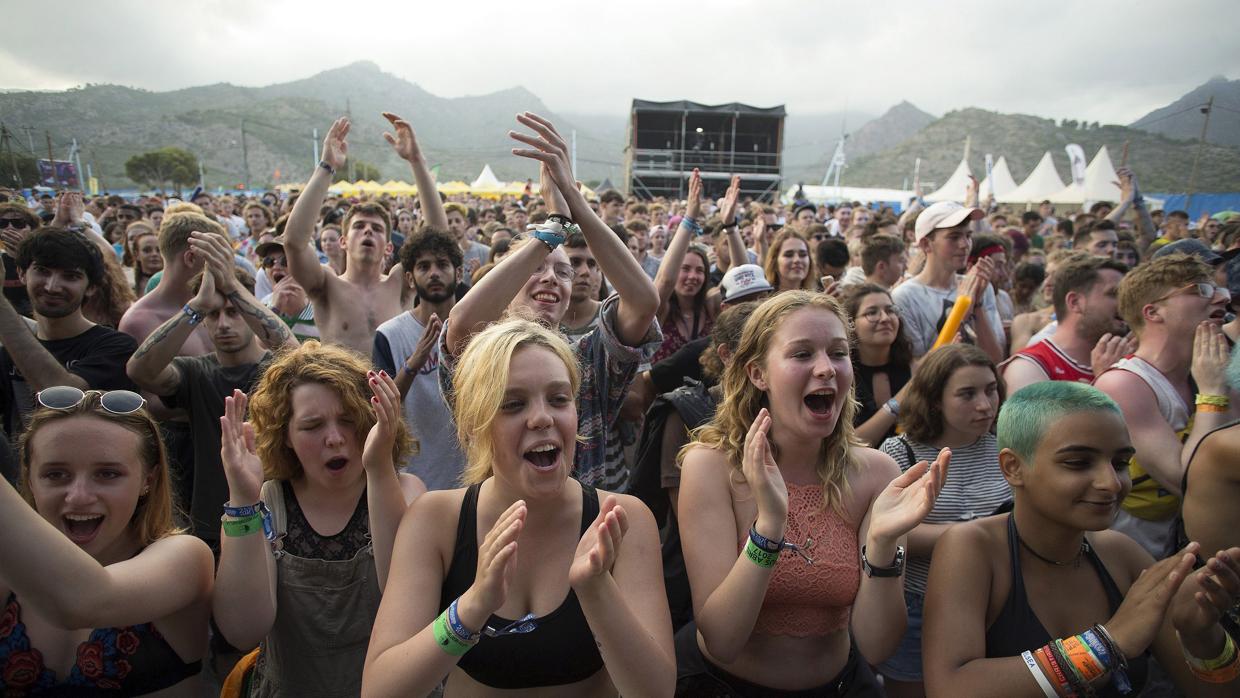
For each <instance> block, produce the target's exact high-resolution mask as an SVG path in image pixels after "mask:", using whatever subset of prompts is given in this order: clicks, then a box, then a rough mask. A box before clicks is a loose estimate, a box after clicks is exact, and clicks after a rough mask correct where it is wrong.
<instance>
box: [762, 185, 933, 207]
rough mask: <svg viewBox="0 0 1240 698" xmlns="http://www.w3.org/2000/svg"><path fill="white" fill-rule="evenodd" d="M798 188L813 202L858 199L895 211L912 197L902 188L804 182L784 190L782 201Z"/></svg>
mask: <svg viewBox="0 0 1240 698" xmlns="http://www.w3.org/2000/svg"><path fill="white" fill-rule="evenodd" d="M797 189H800V190H801V191H802V193H803V194H804V195H805V198H806V199H807V200H808V201H809V202H810V203H813V204H826V203H836V202H840V201H860V202H861V203H863V204H872V203H881V204H891V205H892V208H894V209H895V210H896V211H901V210H903V209H904V207H905V206H906V205H907V204H908V202H909V200H910V199H912V198H913V192H912V191H905V190H903V189H874V188H869V187H832V186H826V187H823V186H818V185H813V184H806V185H803V186H799V187H798V186H791V187H789V188H788V191H786V192H784V201H785V202H792V201H793V199H795V198H796V195H797Z"/></svg>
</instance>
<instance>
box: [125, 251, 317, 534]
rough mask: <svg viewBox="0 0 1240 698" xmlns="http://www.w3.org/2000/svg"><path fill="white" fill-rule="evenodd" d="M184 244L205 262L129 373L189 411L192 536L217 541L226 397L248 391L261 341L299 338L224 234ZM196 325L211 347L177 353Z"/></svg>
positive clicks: (223, 495)
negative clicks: (187, 295)
mask: <svg viewBox="0 0 1240 698" xmlns="http://www.w3.org/2000/svg"><path fill="white" fill-rule="evenodd" d="M190 245H191V246H192V247H193V249H194V252H195V253H197V254H198V255H200V256H201V257H203V258H204V259H206V269H205V270H204V271H203V273H202V274H199V275H198V276H196V277H194V278H193V279H192V280H191V281H190V292H191V293H194V294H196V295H195V296H194V297H193V298H191V299H190V301H189V303H187V304H186V305H185V308H184V309H183V310H182V311H181V312H180V313H177V314H176V315H174V316H172V317H171V318H169V319H168V320H167V321H165V322H164V323H163V324H162V325H160V326H159V327H157V328H156V329H155V331H153V332H151V334H150V335H149V336H148V337H147V338H146V340H145V341H143V342H142V346H140V347H138V350H137V351H135V352H134V353H133V358H131V359H130V360H129V365H128V371H129V376H130V377H131V378H133V380H134V382H135V383H137V384H138V385H139V386H140V387H141V388H142V389H143V390H146V391H149V392H151V393H154V394H155V395H158V396H159V397H160V399H161V400H162V401H163V402H164V404H165V405H167V406H169V407H172V408H181V409H184V410H185V411H186V412H187V413H188V414H189V426H190V433H191V434H192V435H193V448H194V472H193V487H192V488H191V490H190V492H191V494H190V499H191V501H190V502H188V504H189V513H190V519H191V525H192V527H193V533H194V535H196V536H198V537H199V538H202V539H203V540H205V541H207V542H208V543H209V544H211V545H212V546H216V545H217V544H218V541H219V537H220V513H221V511H222V510H221V507H222V506H223V504H224V502H226V501H227V500H228V482H227V480H226V479H225V477H224V466H223V462H222V461H221V460H220V438H221V435H220V417H222V416H224V398H226V397H228V396H230V395H232V393H233V390H241V391H244V392H247V393H248V392H250V389H251V388H253V386H254V384H255V383H257V382H258V379H259V377H261V376H262V373H263V369H264V368H266V365H267V360H268V359H269V358H270V357H271V352H269V351H267V349H266V348H265V347H264V344H265V345H266V346H267V347H272V348H274V349H281V348H283V347H285V346H290V347H295V346H297V339H296V338H295V337H294V336H293V333H292V332H291V331H290V330H289V328H288V326H287V325H285V324H284V321H282V320H281V319H280V318H279V317H277V316H276V315H275V313H273V312H271V310H270V309H269V308H267V306H265V305H263V304H262V303H260V302H259V301H258V299H256V298H255V297H254V279H253V278H252V277H251V276H250V275H249V274H247V273H246V272H245V271H243V270H240V269H237V268H236V267H235V266H234V263H233V254H232V249H231V247H230V246H229V244H228V241H227V240H225V239H224V237H223V235H222V234H220V233H203V234H195V236H194V237H193V238H191V239H190ZM199 322H202V323H204V324H205V325H206V328H207V332H208V334H209V335H210V337H211V344H212V345H213V346H214V347H215V351H213V352H211V353H209V354H203V355H201V356H177V352H179V351H180V350H181V347H182V345H183V344H185V341H186V340H187V339H188V338H189V336H190V335H191V334H193V332H194V328H195V327H196V326H197V325H198V323H199ZM259 340H262V344H260V343H259ZM235 504H236V505H238V506H241V505H248V504H253V502H236V503H235Z"/></svg>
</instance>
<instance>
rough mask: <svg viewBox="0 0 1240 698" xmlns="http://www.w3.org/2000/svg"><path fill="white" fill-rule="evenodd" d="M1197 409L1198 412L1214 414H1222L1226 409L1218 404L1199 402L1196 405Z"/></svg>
mask: <svg viewBox="0 0 1240 698" xmlns="http://www.w3.org/2000/svg"><path fill="white" fill-rule="evenodd" d="M1197 411H1198V412H1213V413H1214V414H1223V413H1224V412H1226V411H1227V408H1226V407H1219V406H1218V405H1205V404H1199V405H1197Z"/></svg>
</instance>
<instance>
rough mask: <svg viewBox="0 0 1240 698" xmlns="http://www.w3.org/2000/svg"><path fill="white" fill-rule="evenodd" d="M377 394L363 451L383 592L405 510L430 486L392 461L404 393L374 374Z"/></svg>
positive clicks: (389, 380) (371, 378) (382, 374)
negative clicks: (398, 471) (373, 414)
mask: <svg viewBox="0 0 1240 698" xmlns="http://www.w3.org/2000/svg"><path fill="white" fill-rule="evenodd" d="M367 380H368V382H369V383H370V390H371V391H372V392H373V393H374V397H373V398H371V401H370V403H371V407H372V409H374V411H375V423H374V426H372V427H371V428H370V432H369V433H368V434H367V435H366V444H365V447H364V448H363V450H362V467H363V468H364V469H365V471H366V505H367V508H368V510H369V512H370V536H371V540H372V541H373V542H374V545H373V550H374V553H375V571H376V572H377V573H378V575H379V589H380V590H382V589H383V588H384V587H385V586H387V579H388V570H389V569H391V565H392V545H393V543H394V542H395V540H396V529H397V528H398V527H399V526H400V520H401V517H402V516H404V514H405V508H406V507H408V506H409V504H410V502H412V501H413V500H414V498H415V497H417V496H418V495H420V494H422V493H423V492H426V486H425V485H423V484H422V481H421V480H419V479H418V478H417V476H415V475H397V473H396V464H395V463H394V462H393V460H392V449H393V446H394V445H395V443H396V433H397V432H396V430H397V425H398V424H400V422H401V420H402V419H404V415H403V414H402V413H401V398H400V391H399V389H398V388H397V387H396V383H394V382H393V381H392V378H391V376H389V375H387V373H386V372H375V371H371V372H370V375H369V376H367Z"/></svg>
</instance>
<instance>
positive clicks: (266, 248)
mask: <svg viewBox="0 0 1240 698" xmlns="http://www.w3.org/2000/svg"><path fill="white" fill-rule="evenodd" d="M276 248H279V251H280V252H283V251H284V236H283V235H277V236H275V237H274V238H272V239H270V240H268V241H267V242H264V243H260V244H259V246H258V247H255V248H254V255H255V256H256V257H259V258H260V259H261V258H263V257H266V256H267V254H268V253H270V252H276V251H277V249H276Z"/></svg>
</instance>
